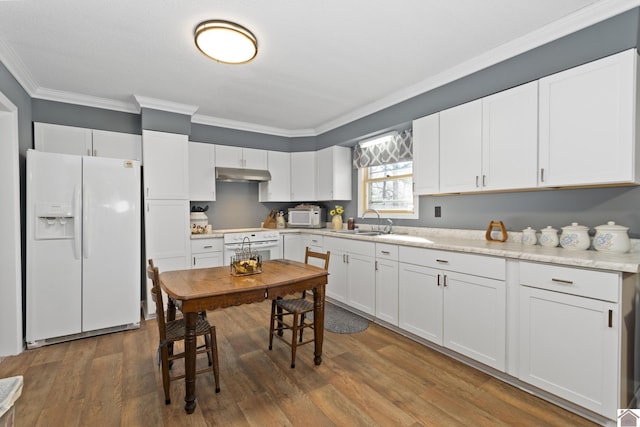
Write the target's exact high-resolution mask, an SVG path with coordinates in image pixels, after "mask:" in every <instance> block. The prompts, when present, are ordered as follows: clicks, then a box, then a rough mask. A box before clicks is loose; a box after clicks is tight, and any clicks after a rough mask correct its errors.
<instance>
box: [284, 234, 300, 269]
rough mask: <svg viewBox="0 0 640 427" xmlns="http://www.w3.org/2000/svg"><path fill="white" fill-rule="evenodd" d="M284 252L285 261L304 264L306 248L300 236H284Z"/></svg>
mask: <svg viewBox="0 0 640 427" xmlns="http://www.w3.org/2000/svg"><path fill="white" fill-rule="evenodd" d="M282 239H283V251H284V258H285V259H292V260H294V261H299V262H304V254H305V252H304V246H303V245H302V236H301V235H300V234H283V235H282Z"/></svg>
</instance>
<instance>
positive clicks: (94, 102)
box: [31, 87, 140, 113]
mask: <svg viewBox="0 0 640 427" xmlns="http://www.w3.org/2000/svg"><path fill="white" fill-rule="evenodd" d="M31 97H32V98H37V99H45V100H48V101H57V102H66V103H68V104H76V105H83V106H85V107H94V108H101V109H105V110H113V111H124V112H125V113H139V112H140V107H139V106H138V105H137V104H136V103H134V102H123V101H117V100H115V99H109V98H100V97H97V96H91V95H82V94H79V93H74V92H66V91H62V90H55V89H47V88H42V87H40V88H38V89H37V90H36V91H35V92H34V93H33V94H31Z"/></svg>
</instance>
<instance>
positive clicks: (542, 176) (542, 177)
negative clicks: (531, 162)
mask: <svg viewBox="0 0 640 427" xmlns="http://www.w3.org/2000/svg"><path fill="white" fill-rule="evenodd" d="M540 182H544V168H540Z"/></svg>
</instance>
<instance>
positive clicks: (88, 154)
mask: <svg viewBox="0 0 640 427" xmlns="http://www.w3.org/2000/svg"><path fill="white" fill-rule="evenodd" d="M90 155H91V148H87V156H90Z"/></svg>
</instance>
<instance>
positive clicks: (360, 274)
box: [347, 253, 376, 315]
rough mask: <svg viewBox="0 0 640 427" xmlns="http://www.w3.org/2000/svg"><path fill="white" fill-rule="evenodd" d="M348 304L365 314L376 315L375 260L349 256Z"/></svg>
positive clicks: (354, 255) (360, 256)
mask: <svg viewBox="0 0 640 427" xmlns="http://www.w3.org/2000/svg"><path fill="white" fill-rule="evenodd" d="M347 266H348V267H347V270H348V273H347V304H349V305H350V306H351V307H353V308H355V309H358V310H360V311H362V312H364V313H367V314H371V315H375V313H376V272H375V258H373V257H370V256H365V255H360V254H352V253H349V254H347Z"/></svg>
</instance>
